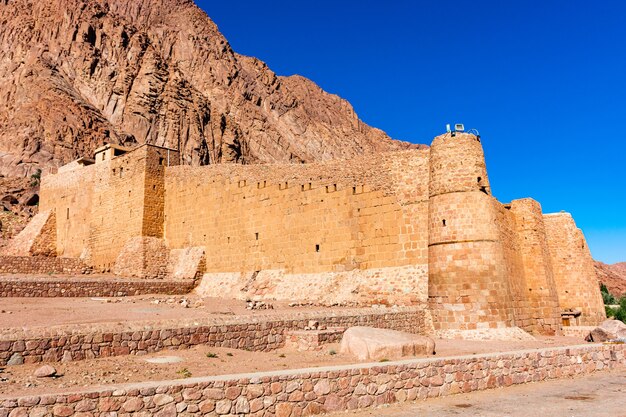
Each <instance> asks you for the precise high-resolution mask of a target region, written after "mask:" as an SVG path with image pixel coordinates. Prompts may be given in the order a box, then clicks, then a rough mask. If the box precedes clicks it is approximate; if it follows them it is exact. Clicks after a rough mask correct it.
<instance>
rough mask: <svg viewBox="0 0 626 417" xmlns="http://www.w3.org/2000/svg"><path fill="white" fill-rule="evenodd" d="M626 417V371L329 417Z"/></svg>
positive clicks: (329, 415)
mask: <svg viewBox="0 0 626 417" xmlns="http://www.w3.org/2000/svg"><path fill="white" fill-rule="evenodd" d="M529 415H530V416H537V417H543V416H550V417H626V370H616V371H611V372H599V373H596V374H593V375H589V376H585V377H582V378H575V379H565V380H555V381H548V382H538V383H533V384H523V385H517V386H513V387H507V388H499V389H493V390H487V391H481V392H475V393H472V394H460V395H451V396H447V397H442V398H433V399H429V400H425V401H419V402H416V403H407V404H393V405H389V406H386V407H382V408H377V409H371V410H364V411H348V412H342V413H333V414H326V416H328V417H372V416H376V417H416V416H425V417H430V416H433V417H434V416H437V417H456V416H475V417H479V416H480V417H528V416H529Z"/></svg>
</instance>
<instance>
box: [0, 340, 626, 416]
mask: <svg viewBox="0 0 626 417" xmlns="http://www.w3.org/2000/svg"><path fill="white" fill-rule="evenodd" d="M625 346H626V345H586V346H572V347H558V348H549V349H539V350H526V351H519V352H508V353H498V354H487V355H476V356H461V357H450V358H442V359H417V360H416V359H413V360H407V361H400V362H391V363H389V364H385V365H381V364H357V365H346V366H336V367H328V368H312V369H303V370H286V371H277V372H264V373H258V374H242V375H226V376H218V377H202V378H190V379H188V380H177V381H159V382H149V383H142V384H125V385H116V386H110V387H104V388H97V389H91V390H83V391H76V392H66V393H60V394H53V395H42V396H37V395H35V396H28V397H13V396H1V397H0V415H3V416H8V415H31V416H44V415H51V414H52V415H55V416H66V417H70V416H76V417H78V416H81V417H89V416H111V415H124V414H125V413H133V414H135V415H146V416H147V415H154V416H159V417H165V416H175V415H189V416H200V415H210V416H218V415H249V416H256V417H261V416H267V417H269V416H281V417H295V416H303V415H304V416H306V415H314V414H319V413H322V412H330V411H340V410H353V409H358V408H368V407H375V406H379V405H383V404H389V403H395V402H404V401H414V400H422V399H426V398H433V397H441V396H446V395H451V394H459V393H470V392H475V391H480V390H485V389H492V388H499V387H508V386H511V385H516V384H523V383H528V382H539V381H544V380H550V379H557V378H567V377H576V376H582V375H587V374H591V373H593V372H596V371H599V370H605V369H614V368H622V367H624V365H625V364H626V362H625V354H626V347H625Z"/></svg>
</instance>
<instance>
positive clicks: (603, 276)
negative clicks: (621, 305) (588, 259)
mask: <svg viewBox="0 0 626 417" xmlns="http://www.w3.org/2000/svg"><path fill="white" fill-rule="evenodd" d="M595 268H596V274H597V275H598V281H599V282H600V283H602V284H604V285H606V287H607V288H608V290H609V292H610V293H611V294H613V295H614V296H615V297H617V298H620V297H624V296H626V262H620V263H616V264H613V265H607V264H605V263H602V262H599V261H595Z"/></svg>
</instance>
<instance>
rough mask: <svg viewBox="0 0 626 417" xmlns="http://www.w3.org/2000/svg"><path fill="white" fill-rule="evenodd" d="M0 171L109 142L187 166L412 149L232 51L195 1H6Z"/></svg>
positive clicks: (24, 170) (59, 159)
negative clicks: (165, 154)
mask: <svg viewBox="0 0 626 417" xmlns="http://www.w3.org/2000/svg"><path fill="white" fill-rule="evenodd" d="M0 109H2V111H0V175H5V176H29V175H31V174H32V173H34V172H35V171H36V170H37V169H39V168H40V169H43V172H44V174H45V173H46V171H47V170H49V169H51V168H53V167H57V166H59V165H62V164H64V163H67V162H69V161H70V160H72V159H75V158H76V157H79V156H88V155H90V154H91V152H93V150H94V149H95V148H96V147H98V146H100V145H102V144H103V143H105V142H114V143H121V144H126V145H131V144H134V143H144V142H149V143H153V144H157V145H161V146H167V147H172V148H177V149H180V150H181V155H182V159H183V160H182V161H181V162H182V163H185V164H209V163H219V162H239V163H263V162H273V161H282V162H286V161H292V162H308V161H314V160H327V159H332V158H338V157H351V156H353V155H357V154H361V153H368V152H376V151H384V150H395V149H402V148H407V147H410V146H416V145H410V144H408V143H405V142H400V141H394V140H392V139H390V138H389V137H388V136H387V135H386V134H385V133H384V132H382V131H380V130H378V129H374V128H372V127H369V126H367V125H365V124H364V123H362V122H361V121H360V120H359V119H358V117H357V115H356V114H355V112H354V110H353V108H352V106H351V105H350V104H349V103H348V102H347V101H345V100H342V99H341V98H339V97H337V96H335V95H331V94H328V93H326V92H324V91H322V90H321V89H320V88H319V87H318V86H316V85H315V84H314V83H312V82H311V81H309V80H307V79H305V78H303V77H299V76H291V77H279V76H277V75H276V74H274V73H273V72H272V71H271V70H270V69H269V68H268V67H267V65H265V64H264V63H263V62H261V61H259V60H257V59H255V58H250V57H245V56H241V55H238V54H237V53H235V52H234V51H233V50H232V49H231V47H230V45H229V44H228V42H227V41H226V39H225V38H224V37H223V36H222V34H221V33H220V32H219V31H218V29H217V26H216V25H215V24H214V23H213V22H212V21H211V20H210V19H209V17H208V16H207V15H206V14H205V13H204V12H203V11H201V10H200V9H199V8H197V7H196V6H195V5H194V4H193V2H192V1H189V0H133V1H128V0H50V1H38V0H0Z"/></svg>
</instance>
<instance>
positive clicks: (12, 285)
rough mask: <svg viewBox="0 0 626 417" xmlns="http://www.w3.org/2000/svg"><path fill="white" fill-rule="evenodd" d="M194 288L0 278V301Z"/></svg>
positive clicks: (182, 283)
mask: <svg viewBox="0 0 626 417" xmlns="http://www.w3.org/2000/svg"><path fill="white" fill-rule="evenodd" d="M0 262H1V259H0ZM194 286H195V281H193V280H187V281H180V280H178V281H165V280H138V279H135V280H132V279H128V280H124V279H120V278H112V277H111V278H92V277H88V276H86V277H84V278H82V277H71V278H61V277H50V278H33V277H22V276H0V297H125V296H131V295H142V294H187V293H189V292H191V290H193V288H194Z"/></svg>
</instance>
